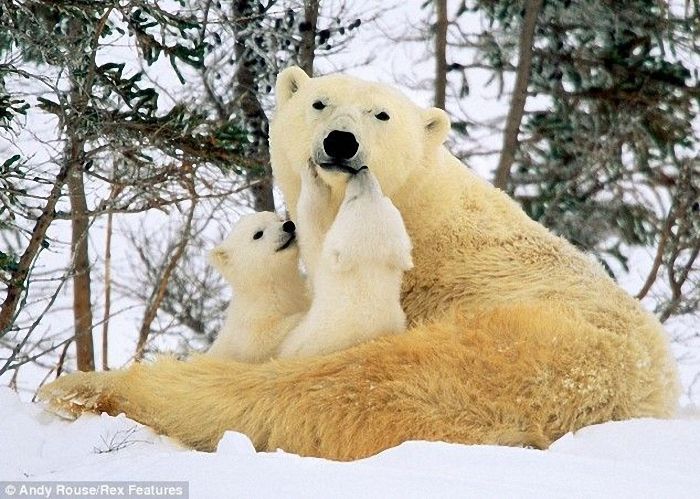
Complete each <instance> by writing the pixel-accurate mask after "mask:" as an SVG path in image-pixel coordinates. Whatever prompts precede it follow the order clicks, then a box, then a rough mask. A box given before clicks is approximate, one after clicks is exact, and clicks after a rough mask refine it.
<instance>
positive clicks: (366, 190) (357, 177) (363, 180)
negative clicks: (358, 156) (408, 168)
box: [345, 166, 384, 202]
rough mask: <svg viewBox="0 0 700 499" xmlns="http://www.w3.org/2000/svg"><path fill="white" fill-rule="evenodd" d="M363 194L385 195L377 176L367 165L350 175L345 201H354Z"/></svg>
mask: <svg viewBox="0 0 700 499" xmlns="http://www.w3.org/2000/svg"><path fill="white" fill-rule="evenodd" d="M362 196H377V197H381V196H384V194H383V193H382V188H381V187H380V185H379V182H378V181H377V177H375V176H374V174H373V173H372V172H370V171H369V168H367V167H366V166H363V167H362V168H361V169H360V170H358V172H357V173H355V174H354V175H351V176H349V177H348V186H347V188H346V189H345V202H350V201H354V200H355V199H357V198H359V197H362Z"/></svg>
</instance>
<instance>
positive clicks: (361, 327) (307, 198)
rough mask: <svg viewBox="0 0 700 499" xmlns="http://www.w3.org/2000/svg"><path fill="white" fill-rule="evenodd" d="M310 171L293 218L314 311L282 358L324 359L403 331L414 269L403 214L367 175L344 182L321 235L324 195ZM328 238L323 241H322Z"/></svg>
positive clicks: (286, 344) (323, 186)
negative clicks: (407, 279) (310, 273)
mask: <svg viewBox="0 0 700 499" xmlns="http://www.w3.org/2000/svg"><path fill="white" fill-rule="evenodd" d="M316 168H317V167H316V166H315V165H313V164H309V165H308V166H307V168H306V169H305V170H304V173H303V175H302V186H301V195H300V197H299V203H298V205H297V214H298V217H299V218H298V221H299V227H300V236H301V234H304V233H306V236H305V237H303V238H302V243H307V244H309V246H308V247H307V246H304V245H303V246H302V252H304V254H305V257H306V258H309V254H311V255H312V256H311V258H312V260H311V261H316V262H317V264H316V266H315V272H314V278H313V283H312V284H313V301H312V304H311V309H310V310H309V312H308V313H307V314H306V316H305V317H304V319H303V320H302V321H301V323H300V324H299V325H298V326H297V327H296V328H295V329H294V330H293V331H291V332H290V333H289V335H288V336H287V338H285V340H284V341H283V342H282V345H281V347H280V354H279V355H280V357H295V356H312V355H320V354H326V353H330V352H334V351H337V350H342V349H344V348H347V347H350V346H352V345H355V344H357V343H360V342H363V341H367V340H370V339H372V338H375V337H377V336H380V335H383V334H395V333H401V332H403V331H404V330H405V329H406V315H405V314H404V312H403V310H402V309H401V301H400V290H401V278H402V275H403V272H404V271H406V270H409V269H411V268H412V267H413V262H412V260H411V241H410V239H409V237H408V234H407V232H406V227H405V226H404V223H403V219H402V218H401V214H400V213H399V211H398V210H397V209H396V208H395V207H394V205H393V204H392V203H391V201H390V200H389V198H387V197H386V196H384V194H383V193H382V191H381V188H380V187H379V183H378V182H377V180H376V178H375V177H374V175H372V174H371V173H370V172H369V170H367V169H364V170H362V171H361V172H359V173H357V174H355V175H352V176H349V177H348V175H347V174H341V173H338V174H336V175H338V176H339V177H342V178H343V179H346V180H347V187H346V188H345V196H344V199H343V202H342V204H341V206H340V209H339V211H338V215H337V216H336V218H335V220H334V221H333V222H332V225H330V229H328V231H327V233H326V225H327V223H328V221H327V216H328V213H329V212H331V213H332V212H334V210H331V209H330V208H329V207H328V206H327V204H328V203H329V202H331V201H330V198H329V196H328V194H329V189H328V186H327V185H326V184H325V182H324V181H323V180H321V179H320V178H319V176H318V174H317V171H316ZM324 235H325V238H324Z"/></svg>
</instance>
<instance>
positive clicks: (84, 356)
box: [66, 134, 95, 371]
mask: <svg viewBox="0 0 700 499" xmlns="http://www.w3.org/2000/svg"><path fill="white" fill-rule="evenodd" d="M67 149H68V155H67V158H66V161H68V164H69V167H68V170H69V171H68V179H67V184H68V193H69V196H70V207H71V225H72V230H71V255H72V262H73V318H74V321H75V346H76V350H77V354H76V357H77V362H78V369H79V370H80V371H94V370H95V353H94V347H93V342H92V303H91V295H90V258H89V254H88V226H89V219H88V215H87V211H88V210H87V201H86V200H85V186H84V184H83V169H82V166H83V165H82V154H83V143H82V140H81V139H79V138H78V137H76V135H75V134H71V136H70V138H69V142H68V145H67Z"/></svg>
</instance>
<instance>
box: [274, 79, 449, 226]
mask: <svg viewBox="0 0 700 499" xmlns="http://www.w3.org/2000/svg"><path fill="white" fill-rule="evenodd" d="M275 92H276V99H277V105H276V111H275V117H274V119H273V120H272V123H271V126H270V155H271V160H272V167H273V171H274V174H275V178H276V180H277V183H278V184H279V186H280V188H281V189H282V191H283V193H284V195H285V199H286V201H287V204H288V207H289V209H290V211H292V213H294V210H295V206H296V201H297V199H298V197H299V190H300V171H301V168H306V167H307V165H308V162H309V161H311V162H313V163H315V164H316V165H318V166H319V169H318V170H319V174H320V176H321V178H322V179H323V180H324V181H325V182H326V183H327V184H328V185H330V186H331V188H332V189H333V190H334V191H335V192H336V194H337V195H338V196H342V192H343V191H344V189H345V185H346V184H347V182H346V180H347V179H346V176H347V175H348V174H352V172H353V171H356V170H358V169H360V168H361V167H362V166H367V167H368V168H369V170H370V171H371V172H372V173H373V174H374V175H375V176H376V177H377V179H378V180H379V183H380V185H381V187H382V190H383V191H384V193H385V194H386V195H387V196H389V197H392V195H393V194H394V193H395V192H396V191H398V190H399V189H401V188H402V187H403V186H404V185H405V184H406V182H407V181H408V179H409V177H410V176H411V175H412V174H415V173H416V172H419V174H422V172H421V169H424V168H426V167H428V166H429V165H431V164H433V161H430V160H429V159H427V158H430V157H433V156H434V155H435V154H436V149H438V148H440V147H441V146H442V144H443V142H444V141H445V139H446V137H447V134H448V133H449V130H450V121H449V118H448V117H447V114H446V113H445V112H444V111H442V110H441V109H437V108H431V109H421V108H420V107H418V106H416V105H415V104H413V103H412V102H411V101H410V100H409V99H408V98H407V97H406V96H404V95H403V94H401V93H400V92H398V91H397V90H395V89H393V88H392V87H390V86H388V85H384V84H381V83H371V82H366V81H363V80H360V79H357V78H353V77H351V76H346V75H339V74H335V75H328V76H321V77H318V78H309V77H308V76H307V75H306V73H304V71H303V70H302V69H300V68H298V67H291V68H288V69H285V70H284V71H282V72H281V73H280V74H279V76H278V77H277V85H276V89H275ZM426 173H427V172H426Z"/></svg>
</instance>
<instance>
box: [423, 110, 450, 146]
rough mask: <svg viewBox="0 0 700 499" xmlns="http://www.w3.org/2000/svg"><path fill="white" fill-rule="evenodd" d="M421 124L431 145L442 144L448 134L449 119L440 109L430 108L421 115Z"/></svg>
mask: <svg viewBox="0 0 700 499" xmlns="http://www.w3.org/2000/svg"><path fill="white" fill-rule="evenodd" d="M423 123H424V124H425V133H426V136H427V137H428V140H429V141H430V142H431V143H433V144H442V143H443V142H445V140H447V134H449V133H450V126H451V125H450V117H449V116H447V113H446V112H445V111H443V110H442V109H438V108H437V107H431V108H430V109H427V110H426V111H425V112H424V113H423Z"/></svg>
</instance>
